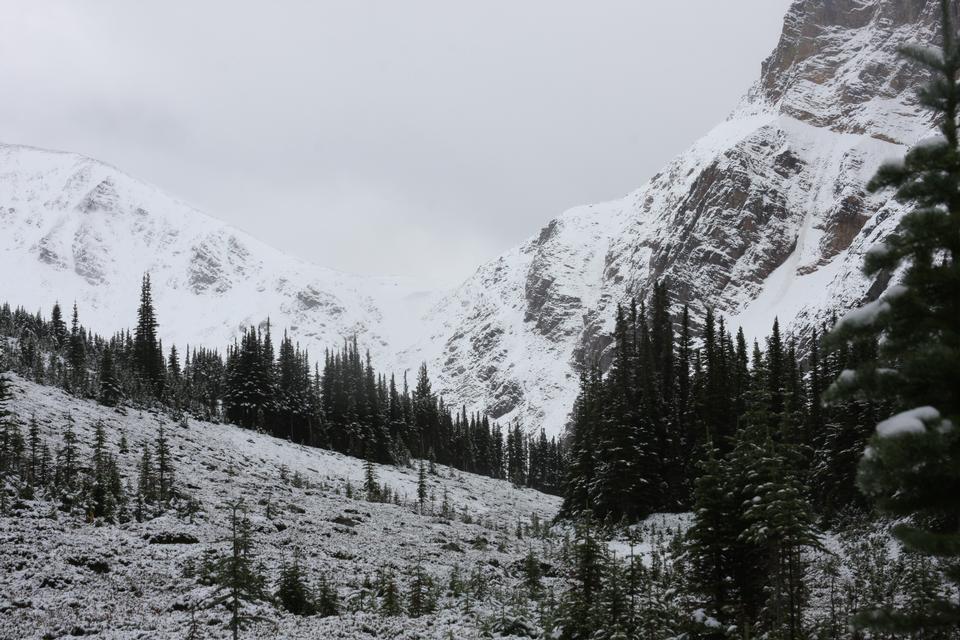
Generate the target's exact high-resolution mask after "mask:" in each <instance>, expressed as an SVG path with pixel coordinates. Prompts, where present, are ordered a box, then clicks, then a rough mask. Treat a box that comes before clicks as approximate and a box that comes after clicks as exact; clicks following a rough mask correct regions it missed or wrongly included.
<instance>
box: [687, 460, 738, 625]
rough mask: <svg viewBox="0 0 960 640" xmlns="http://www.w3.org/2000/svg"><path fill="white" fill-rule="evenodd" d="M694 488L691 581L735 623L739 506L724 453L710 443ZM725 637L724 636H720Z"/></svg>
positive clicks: (718, 615)
mask: <svg viewBox="0 0 960 640" xmlns="http://www.w3.org/2000/svg"><path fill="white" fill-rule="evenodd" d="M698 472H699V476H698V477H697V480H696V483H695V489H694V503H693V516H694V519H693V524H692V526H691V527H690V529H689V530H688V531H687V547H686V556H687V560H688V562H689V563H690V567H691V576H690V577H691V583H692V585H693V586H694V588H696V589H697V590H698V591H699V592H700V593H701V594H703V596H704V597H705V600H706V602H705V604H706V607H705V609H706V611H707V613H709V614H710V615H712V616H713V617H714V618H715V619H717V620H719V621H721V623H725V624H729V623H730V622H731V619H730V618H731V610H730V609H731V605H732V598H731V593H730V592H731V590H732V589H733V586H732V585H731V580H732V577H733V571H732V569H733V564H734V562H736V557H735V549H736V546H737V542H738V541H737V537H738V536H739V535H740V533H741V531H739V530H738V529H737V528H736V527H735V526H734V525H735V523H736V522H737V518H736V514H737V511H738V507H739V505H738V504H736V500H735V498H734V495H735V494H734V493H733V491H734V488H733V487H730V486H729V481H730V479H729V477H728V475H729V472H728V470H727V469H726V466H725V462H724V461H723V460H722V459H721V458H720V452H719V450H718V449H716V448H715V447H713V446H709V445H708V446H707V449H706V454H705V456H704V457H703V459H702V461H701V462H700V464H699V468H698ZM718 637H722V635H718Z"/></svg>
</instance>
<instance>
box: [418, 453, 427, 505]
mask: <svg viewBox="0 0 960 640" xmlns="http://www.w3.org/2000/svg"><path fill="white" fill-rule="evenodd" d="M426 502H427V468H426V466H425V465H424V464H423V460H421V461H420V470H419V471H418V472H417V504H418V505H419V506H420V513H423V511H424V508H425V506H426Z"/></svg>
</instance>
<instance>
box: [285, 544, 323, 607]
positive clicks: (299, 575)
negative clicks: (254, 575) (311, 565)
mask: <svg viewBox="0 0 960 640" xmlns="http://www.w3.org/2000/svg"><path fill="white" fill-rule="evenodd" d="M276 598H277V602H279V603H280V605H281V606H282V607H283V608H284V609H286V610H287V611H289V612H290V613H292V614H294V615H298V616H312V615H314V614H315V613H317V611H318V608H317V604H316V601H315V598H314V595H313V592H312V591H311V590H310V586H309V585H308V584H307V581H306V578H305V577H304V575H303V569H302V567H301V566H300V558H299V557H297V556H294V558H293V561H292V562H287V563H284V565H283V566H282V567H281V569H280V578H279V580H278V581H277V590H276Z"/></svg>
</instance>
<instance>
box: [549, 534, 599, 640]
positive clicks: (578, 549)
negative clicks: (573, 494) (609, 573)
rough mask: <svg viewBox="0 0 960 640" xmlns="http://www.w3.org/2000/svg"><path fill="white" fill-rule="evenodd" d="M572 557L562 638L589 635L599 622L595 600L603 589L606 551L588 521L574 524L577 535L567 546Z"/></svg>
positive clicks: (597, 600)
mask: <svg viewBox="0 0 960 640" xmlns="http://www.w3.org/2000/svg"><path fill="white" fill-rule="evenodd" d="M571 556H572V561H571V562H570V573H569V575H568V580H569V582H570V589H569V590H568V591H567V593H566V596H565V600H564V605H563V620H562V621H561V623H560V626H561V627H562V629H563V632H562V635H561V638H563V640H580V639H585V638H590V637H591V636H592V634H593V631H594V630H595V629H596V628H598V627H600V626H602V624H603V622H602V618H601V617H600V616H599V615H598V608H597V603H598V602H599V600H600V595H601V593H602V591H603V576H604V571H605V567H606V563H607V553H606V550H605V548H604V546H603V545H602V544H601V543H600V541H599V540H598V539H597V537H596V535H595V532H594V531H593V528H592V526H591V525H590V523H589V522H588V521H584V522H581V523H580V524H579V525H578V530H577V539H576V541H575V542H574V543H573V548H572V550H571Z"/></svg>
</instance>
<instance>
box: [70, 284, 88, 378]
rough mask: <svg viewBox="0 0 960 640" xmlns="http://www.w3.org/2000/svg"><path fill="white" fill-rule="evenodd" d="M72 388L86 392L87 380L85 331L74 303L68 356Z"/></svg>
mask: <svg viewBox="0 0 960 640" xmlns="http://www.w3.org/2000/svg"><path fill="white" fill-rule="evenodd" d="M68 362H69V363H70V376H71V379H72V385H71V386H72V388H73V389H74V391H75V392H78V393H83V392H84V391H85V390H86V379H87V352H86V346H85V345H84V335H83V329H82V328H81V327H80V320H79V317H78V315H77V303H76V302H74V303H73V319H72V320H71V323H70V350H69V354H68Z"/></svg>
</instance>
